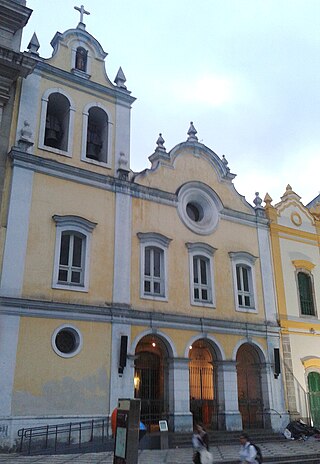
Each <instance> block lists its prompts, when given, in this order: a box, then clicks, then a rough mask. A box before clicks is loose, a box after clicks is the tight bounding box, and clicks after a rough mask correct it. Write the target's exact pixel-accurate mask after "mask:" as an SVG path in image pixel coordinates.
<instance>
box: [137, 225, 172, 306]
mask: <svg viewBox="0 0 320 464" xmlns="http://www.w3.org/2000/svg"><path fill="white" fill-rule="evenodd" d="M137 235H138V238H139V240H140V282H141V283H140V297H141V298H150V299H159V300H166V299H167V298H168V273H167V249H168V246H169V243H170V241H171V239H169V238H168V237H165V236H164V235H162V234H159V233H153V232H147V233H142V232H139V233H138V234H137Z"/></svg>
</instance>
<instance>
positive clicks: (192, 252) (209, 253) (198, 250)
mask: <svg viewBox="0 0 320 464" xmlns="http://www.w3.org/2000/svg"><path fill="white" fill-rule="evenodd" d="M186 246H187V248H188V256H189V281H190V286H189V293H190V304H191V305H193V306H204V307H210V308H215V307H216V294H215V286H214V261H213V260H214V252H215V251H216V249H215V248H213V247H211V246H209V245H207V244H206V243H201V242H197V243H186ZM195 256H198V257H204V258H205V259H206V271H207V281H208V286H207V287H208V292H209V296H210V299H209V300H208V301H205V300H199V301H197V300H195V299H194V279H193V259H194V257H195Z"/></svg>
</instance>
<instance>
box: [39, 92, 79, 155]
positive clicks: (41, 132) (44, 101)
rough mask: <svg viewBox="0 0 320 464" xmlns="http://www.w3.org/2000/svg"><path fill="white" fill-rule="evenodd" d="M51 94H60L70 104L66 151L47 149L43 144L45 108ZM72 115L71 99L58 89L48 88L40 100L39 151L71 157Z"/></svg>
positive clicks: (72, 105)
mask: <svg viewBox="0 0 320 464" xmlns="http://www.w3.org/2000/svg"><path fill="white" fill-rule="evenodd" d="M53 93H60V94H62V95H64V96H65V97H66V98H67V100H68V101H69V103H70V107H69V132H68V147H67V151H65V150H59V149H57V148H53V147H48V146H47V145H45V144H44V136H45V130H46V117H47V107H48V101H49V97H50V95H51V94H53ZM74 113H75V106H74V103H73V101H72V99H71V97H70V96H69V95H68V94H67V93H66V92H65V91H64V90H63V89H61V88H60V87H57V88H50V89H47V90H46V91H45V92H44V93H43V95H42V98H41V113H40V128H39V140H38V148H40V149H41V150H46V151H49V152H52V153H56V154H57V155H63V156H68V157H69V158H71V157H72V147H73V136H74Z"/></svg>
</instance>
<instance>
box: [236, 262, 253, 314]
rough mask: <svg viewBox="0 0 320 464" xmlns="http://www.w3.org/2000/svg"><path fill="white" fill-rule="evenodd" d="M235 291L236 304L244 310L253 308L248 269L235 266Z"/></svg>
mask: <svg viewBox="0 0 320 464" xmlns="http://www.w3.org/2000/svg"><path fill="white" fill-rule="evenodd" d="M236 275H237V290H238V304H239V306H242V307H245V308H252V307H253V294H252V290H251V269H249V268H248V267H245V266H242V265H237V266H236Z"/></svg>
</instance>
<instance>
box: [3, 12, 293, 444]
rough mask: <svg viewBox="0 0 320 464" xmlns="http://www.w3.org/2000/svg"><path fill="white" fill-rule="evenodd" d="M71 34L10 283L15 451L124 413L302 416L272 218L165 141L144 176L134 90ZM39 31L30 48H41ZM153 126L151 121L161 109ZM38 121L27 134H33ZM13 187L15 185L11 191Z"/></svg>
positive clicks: (52, 91) (9, 390) (227, 422)
mask: <svg viewBox="0 0 320 464" xmlns="http://www.w3.org/2000/svg"><path fill="white" fill-rule="evenodd" d="M84 13H85V12H84V11H83V9H82V8H81V20H80V23H79V24H78V26H77V28H75V29H70V30H67V31H66V32H64V33H63V34H61V33H57V34H56V35H55V37H54V38H53V40H52V42H51V44H52V46H53V49H54V50H53V55H52V57H51V58H50V59H47V60H44V59H42V58H40V57H37V65H36V67H35V69H34V72H33V73H32V74H31V75H30V76H28V77H27V79H25V80H24V81H23V84H22V88H21V96H20V100H19V108H18V115H17V121H18V122H17V128H16V130H15V128H13V130H14V146H13V147H12V149H11V152H10V159H11V164H10V166H8V170H7V173H6V176H7V177H6V180H7V181H8V182H6V185H8V186H10V187H8V189H10V192H8V193H10V195H7V198H9V200H8V204H7V205H5V206H3V208H5V209H6V210H7V211H8V213H7V217H8V219H7V234H6V241H5V244H4V258H3V266H2V274H1V283H0V292H1V293H0V295H1V297H0V303H1V306H0V311H1V350H0V363H1V366H2V368H3V369H4V372H5V375H2V376H1V381H0V382H1V392H2V394H1V399H0V415H1V418H0V427H1V430H2V444H8V445H11V444H12V443H13V442H14V440H15V439H16V437H17V430H18V429H20V428H22V427H30V426H39V425H46V424H52V423H57V422H62V421H66V422H70V421H73V420H82V419H87V418H98V417H106V416H109V415H110V414H111V412H112V411H113V409H114V407H115V406H116V404H117V400H118V398H119V397H123V398H126V397H134V396H135V397H137V398H141V405H142V418H143V420H144V421H145V422H146V423H147V424H150V425H152V423H157V421H158V420H159V419H160V418H162V417H166V418H167V419H168V421H169V427H170V429H171V430H175V431H191V430H192V421H193V419H195V420H201V421H202V422H204V423H205V424H207V425H208V426H210V427H213V428H216V429H217V428H219V429H227V430H240V429H242V428H243V427H244V428H249V429H250V428H257V427H260V428H261V427H264V428H272V429H274V430H281V429H282V428H283V426H284V425H286V423H287V416H286V412H285V401H284V391H283V384H282V377H281V374H280V375H279V372H278V371H277V368H276V366H275V353H276V359H277V353H278V350H279V348H280V336H279V328H278V325H277V311H276V304H275V292H274V286H273V272H272V267H271V253H270V247H269V229H268V220H267V219H266V217H265V212H264V209H263V208H262V206H261V201H262V200H261V199H260V198H259V197H258V194H256V198H255V205H256V206H255V207H254V208H253V207H252V206H250V205H249V204H248V203H247V202H246V201H245V199H244V197H243V196H241V195H239V194H238V193H237V191H236V190H235V188H234V185H233V182H232V180H233V178H234V177H235V175H234V174H232V173H231V172H230V169H229V168H228V163H227V161H226V159H225V158H224V157H223V158H222V159H220V158H219V157H218V156H217V155H216V154H215V153H214V152H213V151H212V150H210V149H209V148H208V147H206V146H205V145H203V144H201V143H199V142H198V139H197V136H196V130H195V128H194V126H193V124H192V123H191V125H190V129H189V131H188V138H187V140H186V141H185V142H183V143H180V144H179V145H176V146H175V147H174V148H173V149H172V150H171V151H170V152H167V151H166V149H165V147H164V140H163V138H162V136H161V135H160V137H159V139H158V141H157V147H156V150H155V152H154V153H153V154H152V155H151V156H150V157H149V159H150V161H151V163H152V166H151V169H147V170H145V171H143V172H141V173H133V172H132V171H131V170H130V153H129V150H130V108H131V105H132V103H133V102H134V98H133V97H132V96H131V95H130V92H129V91H128V90H127V88H126V86H125V77H124V74H123V72H122V70H121V68H120V70H119V72H118V74H117V76H116V79H115V85H113V84H112V83H111V82H110V80H109V78H108V77H107V75H106V73H105V63H104V59H105V57H106V53H105V52H104V51H103V49H102V47H101V45H100V44H99V43H98V42H97V41H96V40H95V39H94V38H93V37H92V36H91V35H90V34H89V33H88V32H87V31H86V29H85V25H84V23H83V14H84ZM37 48H38V44H37V41H36V40H35V38H33V40H32V42H31V43H30V46H29V49H30V55H32V56H37ZM146 117H147V115H146ZM25 121H26V122H27V124H28V130H29V132H30V133H29V134H27V135H28V136H27V137H26V136H25V137H23V138H21V132H20V130H21V128H22V127H23V126H24V125H25ZM9 180H10V182H9Z"/></svg>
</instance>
